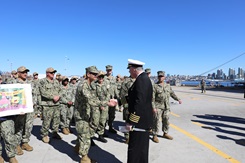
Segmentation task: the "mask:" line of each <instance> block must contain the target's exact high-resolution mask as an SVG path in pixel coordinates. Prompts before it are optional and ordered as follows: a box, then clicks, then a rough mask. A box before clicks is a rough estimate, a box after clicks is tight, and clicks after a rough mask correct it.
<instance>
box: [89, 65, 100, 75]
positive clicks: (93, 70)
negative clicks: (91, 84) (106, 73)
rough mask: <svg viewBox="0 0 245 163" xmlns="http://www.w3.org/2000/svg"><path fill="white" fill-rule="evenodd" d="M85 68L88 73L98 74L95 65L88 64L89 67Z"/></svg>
mask: <svg viewBox="0 0 245 163" xmlns="http://www.w3.org/2000/svg"><path fill="white" fill-rule="evenodd" d="M86 70H87V72H89V73H94V74H98V73H99V71H98V69H97V67H96V66H90V67H87V68H86Z"/></svg>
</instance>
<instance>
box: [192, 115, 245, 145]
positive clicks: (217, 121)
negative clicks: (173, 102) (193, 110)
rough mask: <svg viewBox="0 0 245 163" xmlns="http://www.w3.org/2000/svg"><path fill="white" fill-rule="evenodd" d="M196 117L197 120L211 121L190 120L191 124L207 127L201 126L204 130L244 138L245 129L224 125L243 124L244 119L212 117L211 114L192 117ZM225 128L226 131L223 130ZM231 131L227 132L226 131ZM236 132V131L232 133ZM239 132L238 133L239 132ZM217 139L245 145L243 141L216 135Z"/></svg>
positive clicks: (221, 116) (244, 122)
mask: <svg viewBox="0 0 245 163" xmlns="http://www.w3.org/2000/svg"><path fill="white" fill-rule="evenodd" d="M193 116H196V117H197V118H201V119H206V120H213V121H205V120H191V121H192V122H198V123H201V124H204V125H207V126H202V128H204V129H211V130H214V131H217V132H220V133H225V134H230V135H237V136H242V137H245V133H244V131H245V128H244V127H240V126H237V125H230V124H225V122H228V123H237V124H245V119H244V118H240V117H231V116H223V115H212V114H205V115H193ZM224 128H226V129H224ZM229 128H230V129H231V130H227V129H229ZM234 129H235V130H238V131H234ZM239 130H240V131H241V132H240V131H239ZM217 137H218V138H221V139H230V140H233V141H235V142H236V144H239V145H243V146H244V144H245V141H244V140H245V139H233V138H230V137H227V136H221V135H217Z"/></svg>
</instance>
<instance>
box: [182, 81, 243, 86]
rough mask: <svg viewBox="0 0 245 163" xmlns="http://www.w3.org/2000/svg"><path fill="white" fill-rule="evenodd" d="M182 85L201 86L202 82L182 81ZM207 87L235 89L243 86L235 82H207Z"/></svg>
mask: <svg viewBox="0 0 245 163" xmlns="http://www.w3.org/2000/svg"><path fill="white" fill-rule="evenodd" d="M181 85H182V86H184V85H186V86H199V85H200V81H181ZM206 85H207V86H220V87H235V86H243V84H237V83H234V82H233V81H206Z"/></svg>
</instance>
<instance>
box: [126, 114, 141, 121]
mask: <svg viewBox="0 0 245 163" xmlns="http://www.w3.org/2000/svg"><path fill="white" fill-rule="evenodd" d="M129 120H130V121H131V122H134V123H138V122H139V120H140V116H138V115H135V114H132V113H131V114H130V116H129Z"/></svg>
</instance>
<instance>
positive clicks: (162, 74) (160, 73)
mask: <svg viewBox="0 0 245 163" xmlns="http://www.w3.org/2000/svg"><path fill="white" fill-rule="evenodd" d="M157 76H159V77H160V76H165V71H157Z"/></svg>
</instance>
